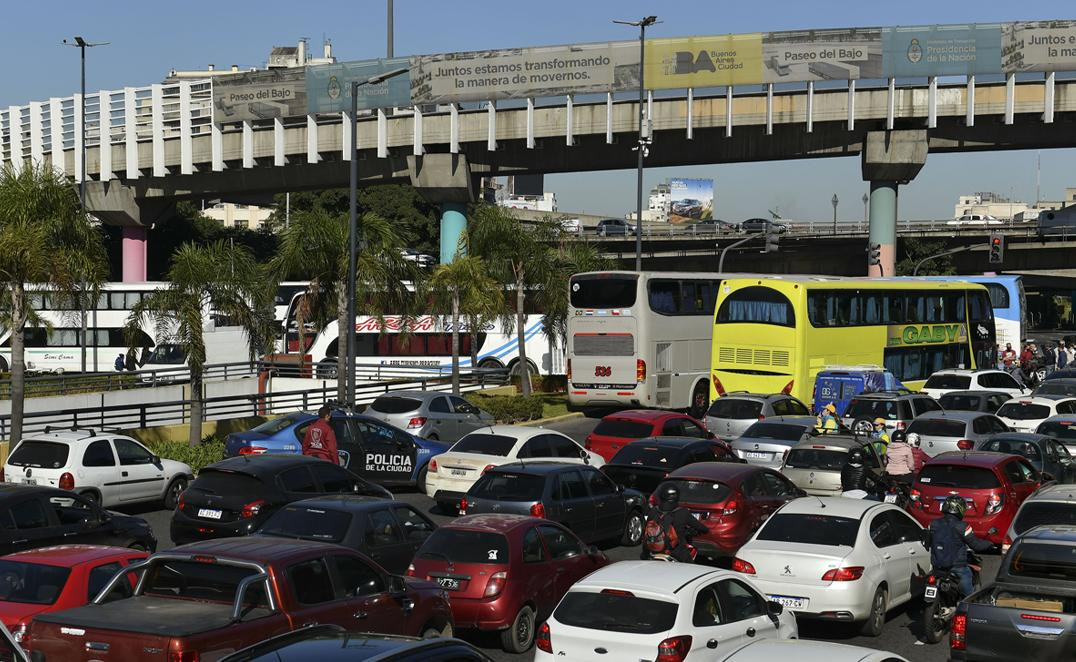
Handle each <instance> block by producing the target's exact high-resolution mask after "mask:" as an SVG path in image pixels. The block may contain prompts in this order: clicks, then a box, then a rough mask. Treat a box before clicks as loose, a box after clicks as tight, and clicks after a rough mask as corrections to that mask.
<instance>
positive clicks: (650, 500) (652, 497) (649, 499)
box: [647, 494, 658, 508]
mask: <svg viewBox="0 0 1076 662" xmlns="http://www.w3.org/2000/svg"><path fill="white" fill-rule="evenodd" d="M647 502H649V503H650V507H651V508H653V507H654V506H656V505H658V500H657V499H655V498H654V495H653V494H651V495H650V497H649V498H648V499H647Z"/></svg>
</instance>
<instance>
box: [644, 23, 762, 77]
mask: <svg viewBox="0 0 1076 662" xmlns="http://www.w3.org/2000/svg"><path fill="white" fill-rule="evenodd" d="M644 75H645V83H646V87H647V89H651V90H668V89H678V88H686V87H719V86H724V85H753V84H757V83H761V82H762V35H761V34H760V33H753V34H729V35H720V36H715V37H683V38H673V39H648V40H647V42H646V64H645V68H644Z"/></svg>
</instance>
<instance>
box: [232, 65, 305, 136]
mask: <svg viewBox="0 0 1076 662" xmlns="http://www.w3.org/2000/svg"><path fill="white" fill-rule="evenodd" d="M305 114H306V74H305V72H304V71H303V67H294V68H289V69H269V70H267V71H248V72H245V73H241V74H236V75H235V76H220V77H219V78H214V79H213V121H214V122H216V123H217V124H225V123H228V122H244V121H256V120H265V119H273V118H275V117H299V116H302V115H305Z"/></svg>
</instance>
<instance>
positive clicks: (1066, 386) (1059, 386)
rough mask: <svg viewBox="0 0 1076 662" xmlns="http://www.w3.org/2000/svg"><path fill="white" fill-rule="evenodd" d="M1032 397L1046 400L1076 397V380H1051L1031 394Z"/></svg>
mask: <svg viewBox="0 0 1076 662" xmlns="http://www.w3.org/2000/svg"><path fill="white" fill-rule="evenodd" d="M1031 395H1034V396H1041V397H1044V398H1052V397H1066V398H1067V397H1072V396H1076V379H1072V378H1063V379H1051V380H1050V381H1048V382H1043V383H1042V384H1040V385H1039V387H1038V388H1036V389H1035V390H1034V391H1032V392H1031Z"/></svg>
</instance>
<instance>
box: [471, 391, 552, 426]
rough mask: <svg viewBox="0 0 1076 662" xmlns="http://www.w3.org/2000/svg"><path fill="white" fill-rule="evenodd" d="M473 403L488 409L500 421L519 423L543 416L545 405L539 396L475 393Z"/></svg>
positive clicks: (472, 398)
mask: <svg viewBox="0 0 1076 662" xmlns="http://www.w3.org/2000/svg"><path fill="white" fill-rule="evenodd" d="M470 401H471V404H473V405H474V406H476V407H479V408H481V409H485V410H486V411H488V412H489V413H490V414H491V415H492V416H493V418H495V419H497V422H498V423H518V422H520V421H533V420H535V419H539V418H542V415H543V413H544V411H545V405H544V403H543V402H542V399H541V398H539V397H537V396H530V397H527V398H525V397H523V396H521V395H473V396H471V397H470Z"/></svg>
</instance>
